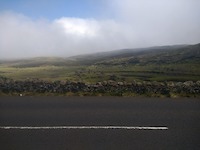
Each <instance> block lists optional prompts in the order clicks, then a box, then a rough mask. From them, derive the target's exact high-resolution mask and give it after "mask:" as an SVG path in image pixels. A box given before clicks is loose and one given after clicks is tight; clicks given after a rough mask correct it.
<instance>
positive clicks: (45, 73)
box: [0, 44, 200, 83]
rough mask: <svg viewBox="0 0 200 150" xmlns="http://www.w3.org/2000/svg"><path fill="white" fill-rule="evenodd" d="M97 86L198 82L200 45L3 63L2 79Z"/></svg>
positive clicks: (1, 64) (0, 64)
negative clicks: (78, 83)
mask: <svg viewBox="0 0 200 150" xmlns="http://www.w3.org/2000/svg"><path fill="white" fill-rule="evenodd" d="M1 76H2V77H7V78H12V79H16V80H25V79H29V78H30V79H31V78H38V79H43V80H52V81H55V80H64V81H65V80H69V81H83V82H86V83H96V82H101V81H108V80H114V81H119V82H121V81H126V82H132V81H133V80H139V81H181V82H182V81H198V80H200V78H199V77H200V44H196V45H175V46H158V47H150V48H137V49H122V50H115V51H110V52H102V53H94V54H89V55H79V56H73V57H69V58H62V57H37V58H29V59H28V58H27V59H21V60H0V77H1Z"/></svg>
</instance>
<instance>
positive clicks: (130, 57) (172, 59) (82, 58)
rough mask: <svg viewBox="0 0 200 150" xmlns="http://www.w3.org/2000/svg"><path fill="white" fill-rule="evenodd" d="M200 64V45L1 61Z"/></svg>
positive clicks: (19, 63)
mask: <svg viewBox="0 0 200 150" xmlns="http://www.w3.org/2000/svg"><path fill="white" fill-rule="evenodd" d="M186 62H187V63H200V44H196V45H175V46H157V47H150V48H136V49H122V50H115V51H109V52H100V53H94V54H88V55H78V56H73V57H69V58H61V57H37V58H29V59H28V58H27V59H20V60H0V64H6V65H8V66H15V67H38V66H45V65H54V66H68V65H93V64H95V65H100V64H103V65H118V64H138V65H147V64H158V63H159V64H160V63H162V64H173V63H186Z"/></svg>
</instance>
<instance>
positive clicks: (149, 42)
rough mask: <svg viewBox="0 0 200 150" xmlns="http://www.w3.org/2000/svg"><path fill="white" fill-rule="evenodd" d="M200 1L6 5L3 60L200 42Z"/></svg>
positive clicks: (19, 1) (66, 0)
mask: <svg viewBox="0 0 200 150" xmlns="http://www.w3.org/2000/svg"><path fill="white" fill-rule="evenodd" d="M199 8H200V0H0V59H10V58H24V57H41V56H56V57H70V56H74V55H80V54H88V53H95V52H103V51H111V50H116V49H126V48H139V47H150V46H161V45H176V44H196V43H199V42H200V19H199V18H200V9H199Z"/></svg>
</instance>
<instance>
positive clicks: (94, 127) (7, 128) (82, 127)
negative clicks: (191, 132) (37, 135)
mask: <svg viewBox="0 0 200 150" xmlns="http://www.w3.org/2000/svg"><path fill="white" fill-rule="evenodd" d="M0 129H5V130H10V129H20V130H55V129H126V130H168V127H143V126H135V127H134V126H45V127H33V126H23V127H22V126H0Z"/></svg>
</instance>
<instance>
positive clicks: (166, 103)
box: [0, 97, 200, 150]
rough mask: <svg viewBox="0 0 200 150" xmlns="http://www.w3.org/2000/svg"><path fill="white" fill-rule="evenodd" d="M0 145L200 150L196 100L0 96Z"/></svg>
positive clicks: (18, 149)
mask: <svg viewBox="0 0 200 150" xmlns="http://www.w3.org/2000/svg"><path fill="white" fill-rule="evenodd" d="M6 127H7V128H6ZM8 127H13V128H8ZM14 127H15V128H14ZM22 127H25V128H24V129H20V128H22ZM35 127H36V128H35ZM61 127H66V128H61ZM67 127H74V128H67ZM75 127H77V128H75ZM78 127H97V128H82V129H80V128H78ZM98 127H100V128H98ZM101 127H166V128H167V129H166V130H149V129H140V130H139V129H137V128H136V129H126V128H116V129H114V128H101ZM34 128H35V129H34ZM0 149H1V150H199V149H200V100H199V99H160V98H120V97H0Z"/></svg>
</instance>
